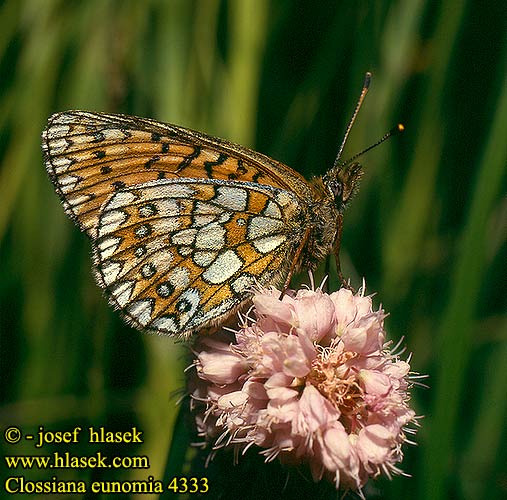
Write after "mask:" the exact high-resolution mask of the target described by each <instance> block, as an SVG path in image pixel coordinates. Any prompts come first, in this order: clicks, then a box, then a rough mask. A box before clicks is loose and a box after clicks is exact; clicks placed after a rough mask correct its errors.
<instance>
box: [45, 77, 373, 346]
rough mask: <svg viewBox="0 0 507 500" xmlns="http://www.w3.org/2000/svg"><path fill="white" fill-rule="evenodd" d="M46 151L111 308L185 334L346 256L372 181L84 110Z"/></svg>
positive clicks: (53, 128) (54, 132) (68, 118)
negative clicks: (353, 222)
mask: <svg viewBox="0 0 507 500" xmlns="http://www.w3.org/2000/svg"><path fill="white" fill-rule="evenodd" d="M368 82H369V74H368V75H367V78H366V81H365V85H364V87H363V92H362V93H361V98H360V101H359V103H358V106H357V107H356V112H355V113H354V116H355V114H356V113H357V110H358V109H359V106H360V103H361V101H362V98H363V97H364V95H365V94H366V90H367V87H368ZM351 124H352V120H351V123H350V125H351ZM350 125H349V128H348V130H347V134H348V131H349V130H350ZM347 134H346V136H347ZM346 136H345V138H346ZM344 142H345V139H344ZM42 148H43V151H44V159H45V163H46V168H47V171H48V173H49V176H50V178H51V181H52V182H53V184H54V186H55V189H56V191H57V193H58V194H59V196H60V198H61V199H62V202H63V206H64V208H65V211H66V212H67V214H68V215H69V216H70V217H71V218H72V219H73V220H74V221H75V222H76V223H77V225H78V226H79V228H80V229H81V230H82V231H84V232H85V233H87V234H88V236H89V237H90V239H91V243H92V247H93V259H94V271H95V276H96V278H97V281H98V283H99V285H100V286H101V287H102V288H103V289H104V290H105V292H106V295H107V297H108V299H109V302H110V303H111V304H112V305H113V306H114V307H115V308H117V309H119V310H120V311H121V312H122V313H123V315H124V316H125V317H126V318H127V321H129V322H130V323H131V324H133V325H134V326H136V327H138V328H140V329H142V330H146V331H152V332H157V333H163V334H168V335H179V336H183V337H186V336H189V335H190V334H191V333H192V332H195V331H197V330H200V329H202V328H205V327H211V326H214V325H217V324H219V323H221V322H222V321H224V320H225V319H227V318H228V317H229V316H231V315H232V314H233V313H234V312H235V311H236V310H237V309H238V308H239V307H241V306H242V305H243V304H245V302H247V301H248V300H249V297H250V295H251V288H252V285H253V284H254V283H255V282H258V283H260V284H262V285H268V284H274V285H280V284H282V283H284V282H285V283H286V285H288V281H289V280H290V276H291V275H292V274H293V273H294V272H296V271H297V270H299V269H300V268H314V267H315V265H316V263H318V262H319V261H321V260H322V259H323V258H324V257H325V256H326V255H328V254H330V253H332V252H333V251H334V253H335V255H338V251H339V244H340V236H341V227H342V210H343V207H344V206H345V205H346V203H347V201H348V200H349V199H350V197H351V195H352V193H353V192H354V190H355V188H356V185H357V181H358V179H359V178H360V176H361V167H360V165H359V164H358V163H351V162H347V163H341V164H339V163H338V158H337V161H336V162H335V165H334V166H333V168H331V169H330V170H329V171H328V172H327V173H326V174H325V175H324V176H323V177H317V178H314V179H312V180H311V181H310V182H308V181H306V180H305V179H304V178H303V177H302V176H301V175H300V174H298V173H297V172H295V171H294V170H292V169H291V168H289V167H288V166H286V165H283V164H282V163H279V162H277V161H275V160H272V159H271V158H269V157H267V156H265V155H263V154H260V153H257V152H255V151H252V150H250V149H247V148H244V147H242V146H239V145H237V144H233V143H231V142H228V141H225V140H223V139H218V138H215V137H210V136H208V135H205V134H203V133H200V132H195V131H193V130H189V129H186V128H182V127H178V126H175V125H167V124H164V123H161V122H158V121H155V120H151V119H147V118H136V117H131V116H124V115H118V114H104V113H91V112H85V111H67V112H63V113H57V114H55V115H53V116H52V117H51V118H50V119H49V122H48V125H47V128H46V129H45V130H44V132H43V134H42ZM342 149H343V143H342V147H341V148H340V153H339V155H340V154H341V151H342ZM337 262H338V263H339V261H338V260H337Z"/></svg>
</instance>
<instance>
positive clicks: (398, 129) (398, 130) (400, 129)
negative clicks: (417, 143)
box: [387, 123, 405, 135]
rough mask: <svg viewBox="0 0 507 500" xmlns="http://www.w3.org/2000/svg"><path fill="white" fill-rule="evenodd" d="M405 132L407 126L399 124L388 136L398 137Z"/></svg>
mask: <svg viewBox="0 0 507 500" xmlns="http://www.w3.org/2000/svg"><path fill="white" fill-rule="evenodd" d="M404 131H405V125H403V123H398V125H395V126H394V127H393V128H392V129H391V130H390V131H389V133H388V134H387V135H398V134H401V133H402V132H404Z"/></svg>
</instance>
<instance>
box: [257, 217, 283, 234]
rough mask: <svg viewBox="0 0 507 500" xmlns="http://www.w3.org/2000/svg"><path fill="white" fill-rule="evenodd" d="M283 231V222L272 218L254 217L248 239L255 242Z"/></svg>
mask: <svg viewBox="0 0 507 500" xmlns="http://www.w3.org/2000/svg"><path fill="white" fill-rule="evenodd" d="M281 230H283V222H282V221H281V220H278V219H272V218H271V217H261V216H257V217H252V219H251V220H250V224H249V225H248V239H250V240H254V239H256V238H261V237H263V236H267V235H269V234H273V233H278V232H280V231H281Z"/></svg>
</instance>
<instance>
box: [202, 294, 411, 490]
mask: <svg viewBox="0 0 507 500" xmlns="http://www.w3.org/2000/svg"><path fill="white" fill-rule="evenodd" d="M253 303H254V307H255V309H254V312H255V320H252V319H248V320H247V319H246V318H245V319H244V324H243V326H242V328H240V329H239V331H238V332H236V334H235V339H234V340H233V341H231V339H227V340H225V338H220V337H212V338H209V337H208V338H201V339H199V340H198V341H197V343H196V345H195V352H196V356H197V359H196V361H195V363H194V364H195V366H196V368H197V370H196V373H197V377H195V380H194V386H195V389H194V390H193V391H192V396H193V401H194V406H196V407H197V409H198V411H197V412H196V421H197V423H198V428H199V432H200V435H201V436H202V437H203V438H205V441H207V442H209V441H211V442H213V444H214V447H215V448H219V447H223V446H235V447H237V448H239V449H240V450H242V449H245V448H246V447H249V446H251V445H252V444H255V445H257V446H258V447H260V453H262V454H263V455H264V456H265V457H266V460H267V461H268V460H273V459H274V458H276V457H279V458H280V459H281V460H283V461H285V462H287V463H291V464H297V463H307V464H308V465H309V466H310V470H311V472H312V476H313V478H314V480H315V481H318V480H320V479H322V478H323V477H326V478H329V479H331V480H332V481H334V483H335V485H336V487H337V488H338V487H339V486H340V485H341V486H345V487H349V488H354V489H361V488H362V486H364V484H365V483H366V481H367V480H368V479H369V478H370V477H377V476H378V475H380V474H381V473H382V472H385V473H387V474H390V473H399V472H400V470H399V469H398V467H397V464H398V462H400V461H401V460H402V459H403V453H402V451H401V447H402V445H403V444H404V442H405V441H406V436H405V431H406V429H407V426H408V425H410V424H412V425H413V426H414V425H416V423H417V422H416V416H415V413H414V411H413V410H412V409H411V408H410V406H409V399H410V395H409V392H408V391H409V389H410V388H411V386H412V383H411V380H410V366H409V364H408V362H407V361H402V360H400V359H399V358H398V356H397V355H395V354H393V353H391V352H390V350H389V345H390V344H389V343H386V341H385V331H384V318H385V314H384V311H383V310H381V309H380V310H378V311H374V310H373V308H372V301H371V298H370V297H364V296H363V295H362V294H356V295H354V294H353V293H352V292H351V291H350V290H347V289H340V290H338V291H337V292H334V293H332V294H330V295H329V294H326V293H324V292H323V291H322V290H320V289H317V290H308V289H304V290H299V291H298V292H297V293H294V292H293V291H287V293H286V294H284V296H283V298H282V299H281V300H280V291H278V290H276V289H274V288H272V289H269V290H266V289H262V290H259V291H258V292H257V293H256V294H255V296H254V298H253ZM199 403H200V406H199Z"/></svg>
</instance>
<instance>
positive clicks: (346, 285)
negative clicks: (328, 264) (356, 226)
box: [333, 213, 355, 293]
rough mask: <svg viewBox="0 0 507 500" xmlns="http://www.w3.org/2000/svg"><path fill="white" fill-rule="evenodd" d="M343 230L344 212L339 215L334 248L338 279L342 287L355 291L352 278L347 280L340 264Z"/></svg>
mask: <svg viewBox="0 0 507 500" xmlns="http://www.w3.org/2000/svg"><path fill="white" fill-rule="evenodd" d="M342 232H343V214H341V213H340V214H339V215H338V229H337V233H336V239H335V244H334V248H333V253H334V257H335V260H336V272H337V273H338V279H339V280H340V283H341V284H342V287H344V288H348V289H349V290H351V291H352V292H354V293H355V290H354V289H353V288H352V286H351V284H350V279H348V280H346V279H345V278H344V276H343V274H342V269H341V264H340V244H341V241H342Z"/></svg>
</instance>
